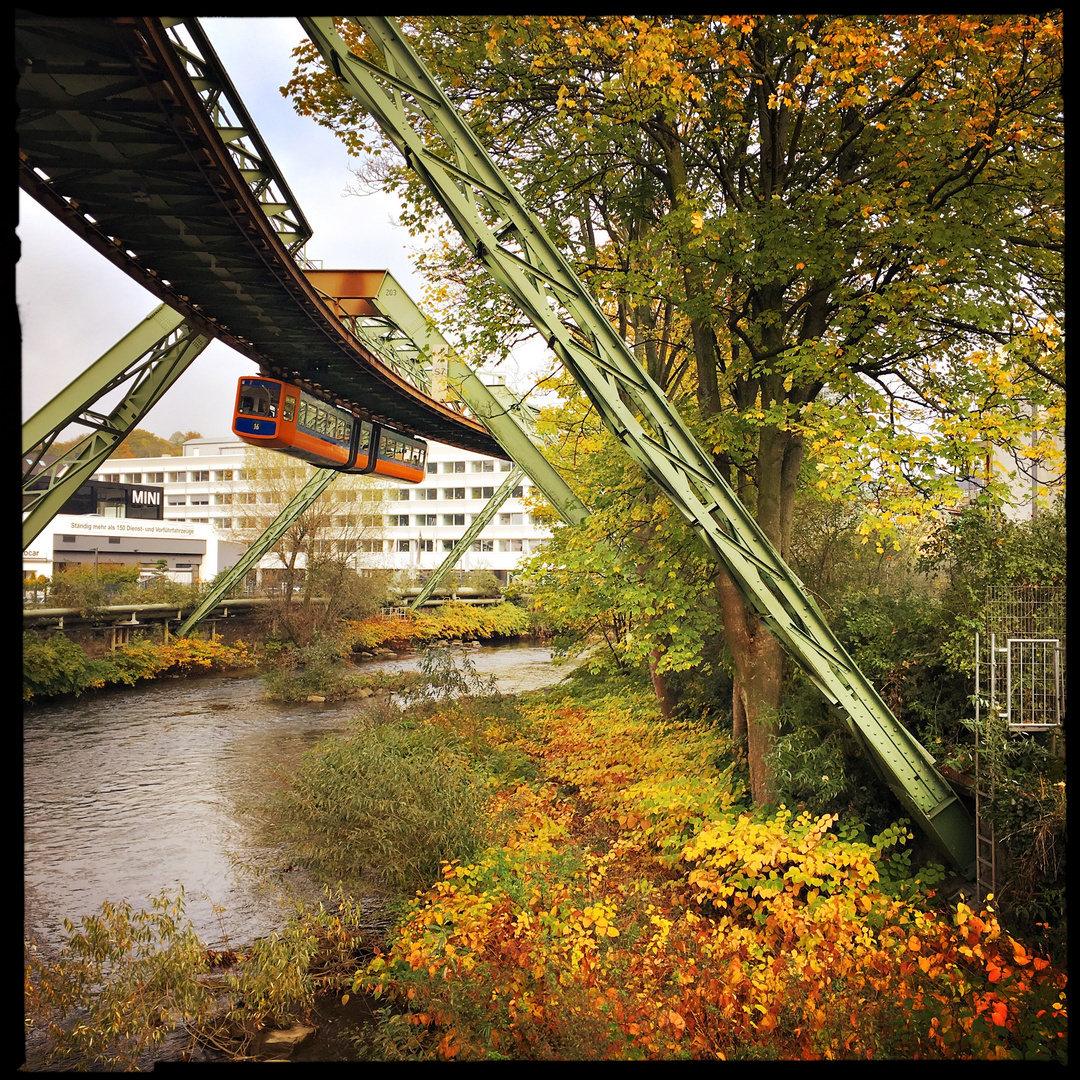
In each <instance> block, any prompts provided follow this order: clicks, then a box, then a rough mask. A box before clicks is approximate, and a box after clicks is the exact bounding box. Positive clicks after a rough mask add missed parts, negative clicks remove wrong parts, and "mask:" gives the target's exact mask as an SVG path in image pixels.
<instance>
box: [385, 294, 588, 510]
mask: <svg viewBox="0 0 1080 1080" xmlns="http://www.w3.org/2000/svg"><path fill="white" fill-rule="evenodd" d="M368 299H369V300H370V301H371V303H372V305H373V306H374V307H375V308H376V309H377V310H378V311H379V312H381V313H382V314H383V315H384V316H385V317H386V318H387V319H388V320H389V321H390V322H391V323H392V324H393V325H394V326H395V327H396V328H397V329H398V330H400V331H401V333H402V334H403V335H405V337H406V339H407V340H409V341H411V342H412V343H413V344H414V345H415V346H416V348H417V350H418V351H419V352H421V353H423V354H425V355H427V356H428V357H430V365H431V370H432V372H433V374H434V373H435V371H436V370H437V371H438V372H439V373H440V375H439V376H436V377H433V378H432V379H431V380H430V383H431V392H432V396H435V397H437V396H439V387H438V386H437V385H436V384H437V383H438V382H439V378H440V376H441V377H444V378H445V381H446V384H447V385H448V387H449V388H450V390H452V391H453V393H454V394H456V395H457V396H458V397H459V398H461V400H462V401H463V402H465V404H466V405H467V406H468V407H469V410H470V411H471V412H472V414H473V415H474V416H475V417H476V418H477V420H479V421H480V423H482V424H483V425H484V427H486V428H487V429H488V431H490V432H491V434H492V435H493V436H494V437H495V438H496V439H497V440H498V442H499V445H500V446H501V447H502V448H503V449H504V450H505V451H506V452H507V454H509V455H510V457H511V458H512V459H513V461H514V464H515V465H517V466H518V467H519V468H521V469H523V470H524V472H525V474H526V475H527V476H528V477H529V479H530V480H532V482H533V483H534V484H535V485H536V486H537V487H538V488H539V489H540V491H542V492H543V494H544V497H545V498H546V499H547V501H548V502H549V503H550V504H551V506H552V508H553V509H554V510H555V511H556V512H557V513H558V514H559V516H560V517H561V518H562V519H563V521H565V522H566V523H567V524H568V525H580V524H581V522H582V521H584V520H585V518H586V517H588V515H589V511H588V510H587V509H586V507H585V505H584V503H582V502H581V500H580V499H579V498H578V497H577V496H576V495H575V494H574V493H573V491H571V490H570V488H569V486H568V485H567V483H566V481H565V480H563V478H562V477H561V476H560V475H559V474H558V472H557V471H556V470H555V469H554V468H553V467H552V466H551V464H550V462H548V460H547V459H546V458H545V457H544V455H543V454H542V453H541V452H540V451H539V450H538V449H537V447H536V446H535V444H534V441H533V437H534V436H535V431H533V430H532V424H531V421H530V420H529V419H528V410H527V407H526V406H524V405H522V403H521V402H520V401H517V400H516V399H511V400H504V399H502V398H501V396H500V395H499V394H498V392H497V390H493V389H492V388H491V387H489V386H485V385H484V382H483V381H482V380H481V379H480V377H479V376H478V375H477V374H476V373H475V372H474V371H473V370H472V369H471V368H470V367H469V365H468V364H466V363H465V361H464V360H462V359H461V358H460V357H459V356H458V355H457V354H456V353H455V352H454V350H453V349H452V348H451V347H450V344H449V343H448V342H447V340H446V339H445V338H444V337H443V336H442V334H441V333H440V331H439V329H438V327H436V326H435V324H434V323H433V322H432V321H431V320H430V319H428V318H427V317H426V316H425V315H424V314H423V312H421V311H420V309H419V308H418V307H417V306H416V304H415V303H413V301H412V298H411V297H410V296H409V295H408V293H406V292H405V290H404V289H403V288H401V286H400V285H398V283H397V282H396V281H395V280H394V278H393V277H392V276H391V275H390V274H389V273H387V274H384V275H383V277H382V280H381V283H380V285H379V288H378V290H377V291H376V293H375V295H374V296H371V297H369V298H368Z"/></svg>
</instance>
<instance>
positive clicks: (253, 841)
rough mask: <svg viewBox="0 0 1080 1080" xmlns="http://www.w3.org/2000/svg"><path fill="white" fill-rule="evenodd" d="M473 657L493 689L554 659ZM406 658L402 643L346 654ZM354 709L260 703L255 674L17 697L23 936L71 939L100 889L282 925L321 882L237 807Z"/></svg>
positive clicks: (544, 681) (387, 667) (499, 651)
mask: <svg viewBox="0 0 1080 1080" xmlns="http://www.w3.org/2000/svg"><path fill="white" fill-rule="evenodd" d="M468 656H469V658H470V660H471V661H472V663H473V665H474V666H475V669H476V671H477V672H479V673H481V674H493V675H495V677H496V679H497V680H498V685H499V689H500V690H502V691H503V692H504V693H514V692H518V691H523V690H529V689H536V688H539V687H542V686H545V685H550V684H552V683H554V682H557V681H558V680H559V679H560V678H561V677H562V675H563V673H564V670H565V669H560V668H558V667H554V666H552V665H551V663H550V659H551V652H550V650H549V649H547V648H543V647H537V646H535V645H531V644H524V645H503V646H496V647H481V648H472V649H469V650H468ZM417 665H418V661H417V657H416V655H415V654H412V655H408V656H405V657H402V658H400V659H397V660H385V661H381V662H380V661H374V662H371V663H368V664H362V665H357V668H358V670H359V671H364V670H378V671H397V670H402V669H405V670H409V669H415V668H416V667H417ZM357 711H358V704H357V702H355V701H354V702H343V703H329V702H312V703H302V704H281V703H274V702H269V701H267V700H265V698H264V697H263V687H262V683H261V680H259V679H258V678H257V677H252V676H245V677H238V676H207V677H202V678H192V679H186V680H184V679H182V680H171V681H165V682H156V683H144V684H142V685H140V686H138V687H137V688H131V689H116V690H108V691H103V692H100V693H97V694H92V695H86V696H84V697H82V698H78V699H72V700H64V701H60V702H53V703H49V702H45V703H43V704H40V705H33V706H30V707H28V708H26V709H25V710H24V716H23V807H24V887H25V893H24V934H25V936H27V937H32V938H33V939H34V940H35V941H36V943H37V945H38V947H39V949H41V950H43V951H46V952H51V951H52V950H53V949H55V948H56V947H57V946H58V945H59V944H60V943H62V941H63V940H64V939H65V938H66V933H65V931H64V928H63V920H64V918H65V917H67V918H70V919H72V920H73V921H75V922H78V920H79V918H80V917H81V916H83V915H87V914H92V913H94V912H96V911H97V910H98V908H99V907H100V905H101V904H102V902H104V901H106V900H108V901H113V902H116V901H120V900H127V901H128V902H129V903H130V904H131V906H132V907H133V908H135V909H136V910H138V909H140V908H144V907H146V908H148V907H149V903H148V902H147V901H148V898H149V897H150V896H152V895H157V894H158V893H160V892H162V891H163V890H170V891H173V892H175V891H177V890H178V889H179V888H180V887H181V886H183V888H184V895H185V909H186V914H187V916H188V918H189V919H190V920H191V922H192V923H193V925H194V927H195V929H196V931H197V932H198V933H199V936H200V938H202V940H203V941H204V942H205V943H206V944H207V945H210V946H212V947H221V946H222V945H224V944H226V943H232V944H233V945H237V946H239V945H243V944H245V943H246V942H249V941H251V940H252V939H254V938H255V937H258V936H261V935H264V934H266V933H267V932H269V930H271V929H273V928H274V927H276V926H279V925H280V924H281V923H282V922H283V921H284V918H285V917H286V915H287V911H286V910H285V909H284V908H283V907H282V905H281V903H280V901H279V895H280V894H281V893H282V892H283V891H285V892H290V891H294V890H296V889H298V890H299V893H300V894H301V895H317V891H316V892H314V894H313V893H312V887H311V886H310V883H308V882H306V881H305V879H304V876H303V874H302V872H301V871H297V870H295V869H292V868H290V866H289V856H288V852H287V851H282V850H275V849H273V848H269V847H267V846H266V844H265V843H263V842H260V840H259V838H258V836H257V835H256V831H255V829H254V826H253V821H252V818H251V816H250V814H249V812H246V811H245V807H250V806H251V805H252V804H253V803H257V802H258V801H259V800H260V799H261V798H262V797H263V796H265V795H266V794H268V793H269V792H270V791H272V790H273V789H274V788H275V787H276V786H277V779H276V777H277V776H278V775H279V769H280V767H281V766H285V767H288V766H289V765H291V764H294V763H296V762H297V761H298V760H299V758H300V755H301V754H302V753H303V752H304V751H305V750H307V749H309V748H311V747H313V746H314V745H315V744H316V743H317V742H318V741H319V740H320V739H321V738H323V737H324V736H326V735H329V734H331V733H333V732H336V731H341V730H343V729H344V728H345V727H346V726H347V724H348V722H349V720H350V718H352V717H353V716H355V715H356V713H357ZM245 866H246V867H249V868H256V869H257V870H258V871H259V873H257V874H252V873H251V872H250V870H245V869H244V867H245ZM218 908H223V909H224V913H221V912H220V911H218V910H216V909H218Z"/></svg>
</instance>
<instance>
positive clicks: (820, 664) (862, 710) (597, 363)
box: [300, 15, 974, 870]
mask: <svg viewBox="0 0 1080 1080" xmlns="http://www.w3.org/2000/svg"><path fill="white" fill-rule="evenodd" d="M353 21H355V22H356V23H357V24H358V25H359V26H360V27H361V28H362V29H363V31H364V32H365V33H366V34H367V36H368V38H369V39H370V40H371V42H372V43H373V44H374V45H375V47H376V48H377V49H378V50H379V52H380V54H381V56H382V58H383V62H384V63H385V70H384V69H382V68H380V67H377V66H375V65H374V64H371V63H368V62H367V61H365V60H362V59H360V58H359V57H357V56H355V55H353V54H352V53H351V52H350V51H349V49H348V47H347V46H346V45H345V43H344V41H343V40H342V39H341V37H340V35H338V33H337V31H336V29H335V27H334V20H333V19H332V18H301V19H300V22H301V23H302V25H303V26H304V29H305V31H306V32H307V33H308V35H309V36H310V37H311V39H312V41H313V42H315V44H316V46H317V47H318V48H319V50H320V52H321V53H322V55H323V57H324V59H325V60H326V63H327V65H328V67H329V69H330V71H331V72H332V73H333V74H334V75H335V77H336V78H337V79H338V80H339V81H340V83H341V85H342V87H343V88H344V89H345V90H346V91H347V92H348V93H350V94H351V95H352V96H353V97H354V98H355V99H356V100H357V101H358V102H359V103H360V104H361V106H362V107H363V108H364V109H365V110H367V111H368V112H369V113H370V114H371V115H372V116H373V117H374V118H375V120H376V121H377V122H378V123H379V125H380V126H381V127H382V129H383V130H384V132H385V133H386V134H387V136H388V137H389V138H390V139H391V141H392V142H393V143H394V144H395V145H396V146H397V148H398V149H399V150H400V152H401V153H402V154H403V156H404V157H405V159H406V161H407V162H408V164H409V165H410V167H411V168H412V169H414V170H415V171H416V173H417V174H418V175H419V176H420V177H421V178H422V179H423V181H424V182H425V184H426V185H427V186H428V187H429V189H430V190H431V192H432V193H433V195H434V196H435V198H436V199H437V200H438V201H439V203H440V204H441V205H442V207H443V209H444V210H445V211H446V213H447V215H448V216H449V218H450V219H451V221H452V222H453V223H454V225H455V226H456V227H457V229H458V231H459V232H460V234H461V235H462V237H463V238H464V240H465V242H466V243H467V244H468V246H469V247H470V249H471V250H472V251H473V253H474V254H475V256H476V258H477V259H478V261H480V262H481V263H482V264H483V265H484V266H485V268H486V269H487V270H488V272H489V273H490V274H491V275H492V276H493V277H494V278H495V280H496V281H497V282H498V283H499V284H500V286H501V287H502V288H503V289H504V290H505V291H506V292H507V294H508V295H510V296H511V297H512V298H513V299H514V300H515V301H516V302H517V304H518V305H519V307H520V308H521V309H522V310H523V311H524V312H525V314H526V315H527V316H528V317H529V318H530V320H531V321H532V322H533V324H534V325H535V326H536V327H537V328H538V329H539V330H540V332H541V333H542V334H543V335H544V337H545V340H546V341H547V343H548V346H549V347H550V348H551V349H552V350H553V351H554V352H555V354H556V355H557V356H558V357H559V359H560V360H561V361H562V363H563V364H564V365H565V366H566V367H567V369H568V370H569V371H570V372H571V374H572V375H573V376H574V378H575V380H576V381H577V382H578V384H579V385H580V386H581V387H582V389H583V390H584V392H585V393H586V394H587V395H588V397H589V399H590V401H592V403H593V404H594V406H595V407H596V409H597V411H598V413H599V415H600V416H601V417H602V418H603V420H604V422H605V424H606V425H607V427H608V428H609V430H611V431H612V433H613V434H614V435H615V436H616V438H618V439H619V441H620V442H621V444H622V445H623V447H624V448H625V450H626V451H627V453H628V454H629V455H630V456H631V457H632V458H633V459H634V460H635V461H636V462H637V463H638V464H639V465H640V466H641V467H642V469H643V470H644V471H645V472H646V473H647V475H648V476H650V477H651V478H652V479H653V480H654V481H655V482H656V483H657V484H658V485H659V486H660V487H661V488H662V489H663V490H664V491H665V492H666V493H667V494H668V496H669V497H670V498H671V499H672V502H673V503H674V505H675V506H676V507H677V508H678V510H679V511H680V513H682V515H683V516H684V518H685V519H686V520H687V521H688V523H689V524H690V525H691V526H692V527H693V529H694V530H695V532H696V533H697V534H698V536H699V537H700V538H701V540H702V542H703V543H704V544H705V545H706V547H707V549H708V550H710V551H711V552H712V553H713V554H714V555H715V557H716V558H718V559H719V560H720V561H721V562H722V563H723V564H724V566H725V567H726V568H727V570H728V572H729V573H730V575H731V576H732V579H733V580H734V581H735V582H736V583H737V584H738V587H739V589H740V591H741V593H742V595H743V598H744V599H745V600H746V602H747V603H748V604H749V605H750V606H751V607H752V609H753V610H754V611H756V612H757V613H758V614H759V615H760V616H761V617H762V619H763V621H764V622H765V625H766V626H767V627H768V628H769V630H770V631H771V632H772V633H773V634H774V635H775V636H776V637H777V638H778V639H779V640H780V641H781V642H782V643H783V644H784V646H785V647H786V649H787V650H788V652H789V654H790V655H791V656H792V657H793V658H794V659H795V660H796V661H797V662H798V663H799V664H800V665H801V666H802V667H803V669H804V670H805V671H806V672H807V673H808V675H809V676H810V677H811V678H812V679H813V680H814V682H815V683H816V684H817V685H818V687H819V688H820V689H821V691H822V692H823V693H824V694H825V696H826V697H827V698H828V700H830V701H831V702H832V703H834V704H836V705H838V706H839V707H840V708H842V709H843V710H844V711H845V712H846V714H847V716H848V718H849V720H850V723H851V724H852V725H853V726H854V728H855V729H856V730H857V731H858V734H859V737H860V739H861V740H862V742H863V744H864V745H865V746H866V747H867V748H868V749H869V750H870V751H871V754H872V756H873V757H874V759H875V760H876V763H877V765H878V767H879V770H880V771H881V773H882V775H883V777H884V778H885V779H886V781H887V783H888V784H889V787H890V788H891V789H892V791H893V792H894V794H896V796H897V797H898V798H899V799H900V801H901V802H902V804H903V805H904V806H905V807H906V808H907V810H908V811H909V812H910V813H911V814H912V817H913V818H914V819H915V821H916V822H917V824H918V825H919V826H920V828H922V829H923V830H924V831H925V832H926V833H927V835H928V836H929V837H930V838H931V839H932V840H933V841H934V842H935V843H936V844H937V846H938V847H939V848H940V849H941V851H942V852H943V853H944V854H945V855H946V856H947V857H948V858H949V860H950V861H951V862H953V863H954V865H956V866H957V867H958V868H960V869H962V870H967V869H968V868H969V867H970V866H971V865H973V861H974V826H973V824H972V822H971V818H970V815H969V814H968V812H967V810H966V809H965V807H964V806H963V804H962V803H961V802H960V800H959V799H958V797H957V796H956V794H955V792H954V791H953V790H952V788H951V787H950V786H949V784H948V782H947V781H946V780H945V778H944V777H943V776H942V775H941V774H940V773H939V772H938V770H937V768H936V766H935V765H934V761H933V758H932V757H931V756H930V754H929V753H927V751H926V750H925V748H924V747H922V746H921V745H920V744H919V743H918V741H917V740H915V739H914V738H913V737H912V736H911V734H910V733H909V732H908V731H907V730H906V729H905V728H904V727H903V725H901V724H900V723H899V722H898V721H897V720H896V718H895V717H894V716H893V715H892V712H891V711H890V710H889V708H888V706H887V705H886V704H885V702H884V701H883V700H882V699H881V697H880V696H879V695H878V693H877V691H876V690H875V688H874V687H873V685H872V684H871V683H870V682H869V680H868V679H866V677H865V676H864V675H863V674H862V672H861V671H860V670H859V668H858V667H857V665H856V664H855V663H854V662H853V661H852V660H851V658H850V656H848V654H847V652H846V651H845V650H844V648H843V646H842V645H841V644H840V642H839V641H838V640H837V639H836V637H835V635H834V634H833V633H832V630H831V628H830V627H829V626H828V624H827V623H826V621H825V619H824V617H823V616H822V614H821V612H820V611H819V610H818V608H817V605H816V604H815V603H814V602H813V600H812V599H811V598H810V597H809V595H808V594H807V593H806V590H805V588H804V587H803V585H802V582H800V581H799V579H798V578H797V577H796V575H795V574H794V573H793V572H792V571H791V570H790V568H788V567H787V565H786V564H785V563H784V562H783V560H782V559H781V557H780V555H779V553H778V552H777V551H776V550H775V548H773V546H772V544H771V543H770V541H769V539H768V537H766V536H765V534H764V533H763V532H762V530H761V528H760V527H759V526H758V524H757V522H756V521H755V520H754V519H753V517H752V516H751V515H750V513H749V512H748V511H747V510H746V508H745V507H744V506H743V505H742V503H741V502H739V500H738V498H737V496H736V495H735V493H734V492H733V491H732V490H731V488H730V487H729V486H728V484H727V482H726V480H725V479H724V478H723V476H722V475H721V474H720V473H719V471H718V470H717V469H716V467H715V464H714V462H713V461H712V459H711V457H709V455H708V454H706V453H705V451H704V450H703V449H702V448H701V447H700V445H699V444H698V443H697V440H696V439H695V438H694V436H693V435H692V434H691V432H690V431H689V429H688V428H687V427H686V425H685V423H684V422H683V420H682V418H681V417H680V416H679V414H678V412H677V411H676V410H675V408H674V407H673V406H672V404H671V403H670V401H668V399H667V397H666V396H665V395H664V393H663V392H662V391H661V390H660V389H659V387H657V386H656V385H655V383H653V382H652V380H651V379H649V378H648V376H647V374H646V373H645V372H644V371H642V369H641V367H640V365H639V364H638V363H637V361H636V360H635V359H634V356H633V354H632V353H631V352H630V350H629V348H628V347H627V345H626V343H625V342H624V341H623V340H622V338H621V337H620V336H619V335H618V334H617V333H616V331H615V330H614V328H613V327H612V326H611V324H610V322H609V321H608V320H607V318H606V317H605V316H604V314H603V312H602V311H601V310H600V309H599V307H598V306H597V304H596V302H595V301H594V300H593V298H592V297H591V296H590V295H589V293H588V292H587V291H586V290H585V288H584V287H583V286H582V284H581V283H580V281H579V280H578V278H577V275H576V274H575V273H574V271H573V270H572V268H571V267H570V265H569V263H568V262H567V261H566V259H565V258H564V256H563V255H562V253H561V252H560V251H559V250H558V249H557V248H556V247H555V245H554V244H552V242H551V240H550V238H549V237H548V236H547V234H546V232H545V230H544V228H543V227H542V225H541V224H540V222H539V220H538V219H537V218H536V217H535V215H533V214H532V213H531V211H529V210H528V208H527V207H526V206H525V205H524V203H523V201H522V200H521V198H520V196H519V195H518V193H517V192H516V191H515V190H514V189H513V188H512V186H511V185H510V183H509V182H508V181H507V180H506V178H505V177H504V175H503V174H502V172H501V171H500V170H499V169H498V167H497V166H496V165H495V163H494V162H493V161H492V160H491V159H490V157H489V156H488V154H487V151H486V150H485V149H484V147H483V145H482V144H481V143H480V141H479V140H478V139H477V138H476V136H475V134H474V133H473V132H472V131H471V130H470V129H469V127H468V126H467V125H466V124H465V122H464V121H463V120H462V119H461V118H460V117H459V116H458V114H457V111H456V110H455V108H454V106H453V104H452V103H451V102H450V100H449V99H448V98H447V97H446V95H445V94H444V93H443V91H442V89H441V87H440V86H439V85H438V84H437V83H436V82H435V80H434V79H433V78H432V77H431V75H430V73H429V72H428V71H427V69H426V67H425V66H424V64H423V62H422V61H421V60H420V59H419V57H418V56H417V55H416V54H415V52H414V51H413V49H412V47H411V46H410V44H409V42H408V41H407V39H406V38H405V36H404V35H403V34H402V32H401V30H400V29H399V28H398V26H397V25H396V23H395V22H394V21H393V20H392V19H390V18H389V17H385V16H376V15H371V16H355V17H354V19H353ZM418 128H424V129H426V130H430V129H433V130H434V132H435V133H436V135H437V136H438V138H439V140H440V142H441V145H442V146H443V147H444V148H445V150H444V152H443V153H436V152H435V151H434V150H432V149H431V148H430V147H429V146H428V145H427V143H426V142H425V139H424V138H423V137H422V136H421V134H420V133H419V130H418ZM446 155H449V156H446ZM511 245H512V246H511ZM630 402H632V403H633V404H634V405H635V406H636V409H635V408H632V407H631V405H630Z"/></svg>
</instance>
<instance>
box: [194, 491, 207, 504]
mask: <svg viewBox="0 0 1080 1080" xmlns="http://www.w3.org/2000/svg"><path fill="white" fill-rule="evenodd" d="M191 505H192V506H209V505H210V494H209V492H203V493H200V494H198V495H192V496H191Z"/></svg>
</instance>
